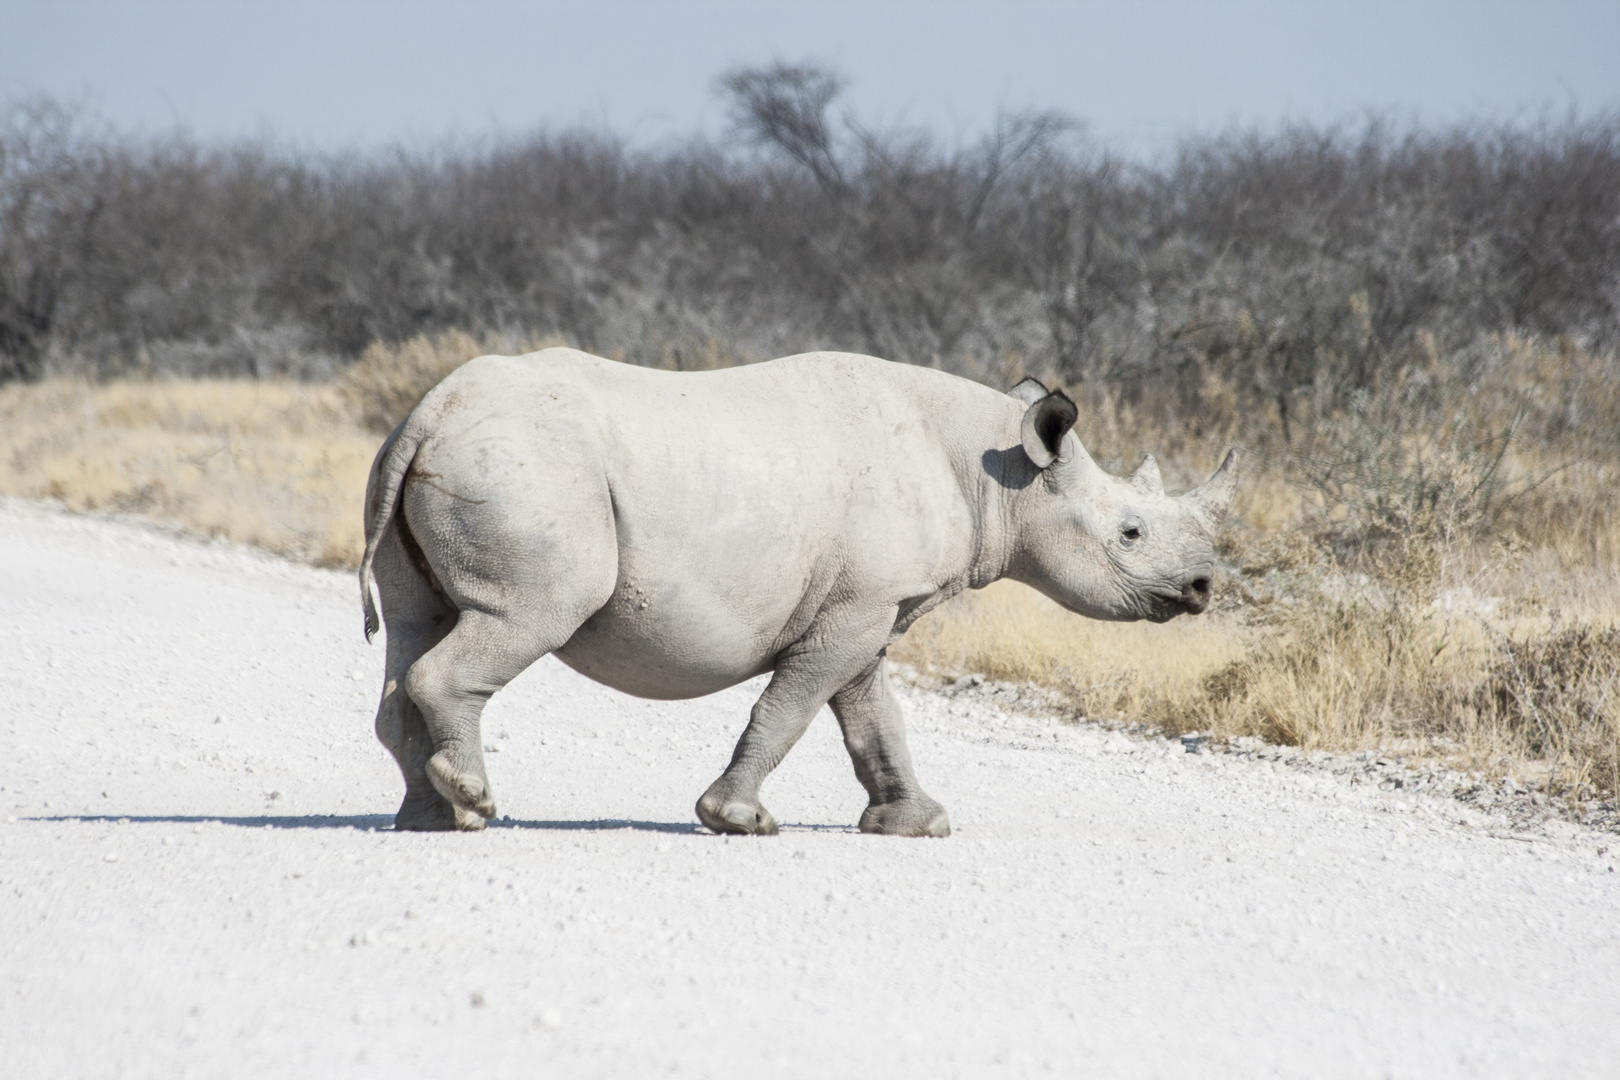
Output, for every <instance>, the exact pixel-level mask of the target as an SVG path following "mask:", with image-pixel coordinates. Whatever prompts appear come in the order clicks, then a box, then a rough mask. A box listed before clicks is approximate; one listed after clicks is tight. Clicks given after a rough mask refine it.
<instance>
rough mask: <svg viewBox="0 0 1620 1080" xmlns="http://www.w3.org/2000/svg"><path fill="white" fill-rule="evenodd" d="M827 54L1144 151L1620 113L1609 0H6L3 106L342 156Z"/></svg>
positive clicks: (904, 91) (697, 110)
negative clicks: (42, 105)
mask: <svg viewBox="0 0 1620 1080" xmlns="http://www.w3.org/2000/svg"><path fill="white" fill-rule="evenodd" d="M771 57H782V58H786V59H794V60H796V59H801V58H817V59H821V60H824V61H828V62H830V63H832V64H834V65H836V66H838V67H840V68H841V69H842V70H843V71H844V72H845V73H846V74H847V75H848V76H849V78H850V80H851V84H852V85H851V91H850V96H849V104H850V105H851V106H852V107H853V108H854V109H855V110H856V111H857V112H859V113H860V114H861V115H862V116H863V117H865V118H867V119H869V120H870V119H880V120H885V121H889V122H896V121H904V122H910V123H916V124H923V125H927V126H929V127H932V128H934V129H935V130H937V131H939V132H941V133H942V134H945V135H947V136H960V137H971V136H972V135H973V134H974V133H976V132H978V131H981V130H982V129H983V127H984V125H985V124H986V123H987V122H988V120H989V119H990V117H992V116H993V115H994V113H995V111H996V110H997V108H998V107H1009V108H1028V107H1040V108H1055V109H1060V110H1062V111H1065V112H1067V113H1070V114H1071V115H1073V116H1076V117H1078V118H1080V119H1082V120H1085V121H1087V122H1088V123H1089V125H1090V127H1091V131H1092V133H1093V134H1094V135H1095V136H1096V137H1097V138H1098V139H1100V140H1101V141H1102V142H1103V143H1104V144H1105V145H1108V146H1111V147H1114V148H1116V149H1119V150H1123V151H1126V152H1130V153H1133V154H1149V153H1152V152H1153V151H1156V150H1159V149H1163V148H1165V147H1167V146H1169V145H1171V144H1172V143H1173V142H1174V140H1175V138H1176V136H1177V135H1178V134H1181V133H1183V132H1189V131H1208V130H1211V129H1217V128H1221V127H1225V126H1228V125H1231V124H1234V123H1236V124H1256V123H1257V124H1269V123H1274V122H1276V121H1278V120H1283V119H1312V120H1331V119H1340V118H1345V117H1353V116H1356V115H1358V114H1360V113H1362V112H1364V111H1366V110H1368V109H1372V110H1379V111H1384V112H1388V113H1391V114H1393V115H1394V116H1396V117H1397V118H1400V119H1418V120H1425V121H1439V122H1445V121H1452V120H1458V119H1469V118H1485V119H1518V120H1533V119H1534V118H1535V117H1537V116H1539V115H1541V114H1543V113H1544V112H1547V111H1552V112H1554V113H1556V114H1559V115H1562V114H1563V113H1564V112H1566V111H1567V110H1568V109H1569V108H1570V107H1571V106H1574V107H1575V108H1577V109H1578V110H1579V111H1580V113H1581V114H1583V115H1590V114H1593V113H1597V112H1601V111H1606V110H1612V109H1615V108H1617V107H1620V59H1617V58H1620V0H1540V2H1534V0H1507V2H1504V0H1469V2H1454V0H1403V2H1386V0H1364V2H1361V3H1314V2H1307V0H1294V2H1278V0H1245V2H1229V3H1221V2H1203V3H1191V2H1186V0H1139V2H1136V3H1130V4H1123V3H1092V2H1084V0H1070V2H1050V0H1044V2H1043V0H1004V2H1002V3H984V2H966V0H962V2H953V0H935V2H932V3H924V2H916V0H867V2H864V3H846V2H841V0H829V2H822V3H803V2H786V0H779V2H770V0H693V2H675V0H663V2H653V0H603V2H598V3H591V4H562V3H547V2H534V3H517V2H513V0H462V2H460V3H442V2H428V0H396V2H385V0H325V2H320V3H314V2H306V0H281V2H274V3H270V2H263V0H208V2H199V0H122V2H114V0H0V99H4V98H16V97H18V96H21V95H24V94H28V93H32V92H45V93H48V94H50V95H53V96H56V97H60V98H67V99H71V100H76V101H80V102H83V103H85V104H87V105H88V106H89V107H90V108H91V109H92V110H93V111H95V112H96V113H98V114H100V115H101V116H103V117H105V118H107V119H108V120H111V121H112V122H114V123H115V124H117V125H118V126H120V127H122V128H125V129H133V130H143V131H157V130H164V129H169V128H172V127H174V126H176V125H182V126H185V127H187V128H189V129H191V130H192V131H194V132H195V133H197V134H198V135H201V136H204V137H212V136H221V135H222V136H240V135H270V136H273V137H274V138H276V139H278V140H281V141H285V142H291V143H293V144H295V145H301V146H307V147H311V148H335V147H340V146H345V145H363V146H377V145H382V144H390V143H406V144H421V143H424V142H431V141H437V140H439V139H441V138H443V137H445V136H446V135H456V136H461V137H477V136H480V135H483V134H486V133H489V132H492V131H498V132H504V133H520V132H524V131H527V130H529V129H531V128H534V127H536V126H540V125H545V126H550V127H561V126H568V125H571V124H575V123H580V122H584V123H588V124H592V125H595V126H605V127H608V128H610V129H612V130H615V131H618V132H620V133H623V134H626V135H629V136H630V137H632V138H633V139H634V140H636V141H637V142H638V143H643V144H651V143H656V142H658V141H660V140H663V139H668V138H679V137H683V136H685V135H688V134H690V133H693V132H698V131H706V132H709V133H711V134H713V133H718V132H719V131H720V130H721V129H722V127H723V120H724V110H723V108H722V106H721V105H720V103H719V102H718V101H717V99H716V98H715V96H714V94H713V79H714V76H715V75H716V74H717V73H718V72H720V71H722V70H724V69H725V68H727V67H730V66H732V65H736V64H741V63H759V62H762V61H765V60H768V59H770V58H771Z"/></svg>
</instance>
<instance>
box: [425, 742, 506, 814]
mask: <svg viewBox="0 0 1620 1080" xmlns="http://www.w3.org/2000/svg"><path fill="white" fill-rule="evenodd" d="M427 774H428V779H429V780H431V781H433V787H434V789H435V790H436V791H438V793H439V794H440V795H443V796H444V797H445V798H446V799H448V800H450V802H451V803H452V804H454V806H455V808H456V809H457V810H458V811H460V813H457V815H456V828H458V829H468V830H470V829H481V828H483V827H484V826H483V824H482V822H480V823H479V824H477V825H472V824H462V820H461V819H462V815H463V814H466V815H468V816H472V815H477V816H478V817H480V818H492V817H494V816H495V797H494V795H492V794H491V793H490V790H489V782H488V781H487V780H485V779H484V778H483V777H481V776H478V775H476V774H474V773H472V772H469V771H467V770H464V769H457V768H456V767H455V766H454V765H452V764H450V760H449V758H447V757H446V756H445V754H444V751H442V750H441V751H439V752H438V753H437V754H434V755H433V756H432V757H430V758H428V763H427Z"/></svg>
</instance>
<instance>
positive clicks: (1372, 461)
mask: <svg viewBox="0 0 1620 1080" xmlns="http://www.w3.org/2000/svg"><path fill="white" fill-rule="evenodd" d="M842 88H843V84H842V81H841V79H840V78H839V76H838V75H837V73H836V72H833V71H830V70H827V69H824V68H818V67H815V66H813V65H793V64H775V65H772V66H768V67H763V68H754V69H741V70H737V71H733V72H731V73H729V74H727V75H724V76H722V77H721V78H720V79H719V80H718V81H717V83H716V89H717V92H718V93H719V94H720V95H721V97H722V98H723V99H724V102H725V104H726V106H727V108H728V109H729V114H730V117H731V121H732V124H731V129H730V132H729V135H728V137H727V139H726V140H725V141H723V142H721V143H711V142H705V141H702V140H694V141H691V142H688V143H684V144H668V145H665V146H662V147H660V148H655V149H637V148H634V147H632V146H630V145H628V144H626V143H625V142H624V141H622V140H620V139H618V138H616V137H614V136H613V135H611V134H609V133H604V132H599V131H586V130H573V131H561V132H546V131H542V132H538V133H534V134H530V135H524V136H514V137H507V138H497V139H489V140H483V141H477V140H472V141H464V142H460V143H452V144H446V145H443V146H440V147H437V148H429V149H416V150H412V149H397V150H394V151H390V152H386V153H373V154H329V155H309V154H301V153H295V152H292V151H290V150H284V149H280V148H278V147H276V146H274V145H272V144H269V143H262V142H261V143H231V144H206V145H205V144H201V143H198V142H196V141H194V140H192V139H191V138H189V137H188V136H185V135H183V134H174V135H169V136H161V137H140V138H136V137H132V136H126V135H121V134H119V133H117V132H114V131H110V130H109V129H107V128H105V127H104V126H100V125H98V124H97V123H96V122H95V121H94V119H93V118H90V117H88V116H86V115H85V114H83V113H82V112H75V111H73V110H71V109H67V108H64V107H62V106H60V105H58V104H55V103H52V102H49V101H39V100H36V101H29V102H23V103H19V104H16V105H14V106H12V107H11V108H10V109H9V110H8V111H6V113H5V115H4V117H3V122H0V490H4V491H5V492H8V493H12V494H17V495H25V496H30V497H53V498H59V499H62V500H63V501H65V502H66V503H68V504H69V505H71V506H76V507H82V508H89V507H110V508H115V509H124V510H130V511H135V512H141V513H147V514H151V515H154V516H158V517H163V518H169V519H173V520H176V521H180V522H183V523H186V524H188V525H190V526H192V527H195V528H199V529H202V530H204V531H207V532H212V533H216V534H219V535H224V536H229V537H232V538H235V539H240V540H243V541H246V542H251V543H256V544H261V545H264V546H266V547H269V548H272V549H274V550H278V551H283V552H287V553H289V554H293V555H296V556H298V557H301V558H307V559H313V560H315V561H318V562H322V563H325V564H329V565H349V564H351V563H352V562H353V560H354V559H355V557H356V554H357V552H358V549H359V535H360V523H359V515H358V510H357V507H358V504H359V500H360V495H361V491H362V489H363V485H364V476H365V470H366V466H367V465H368V464H369V461H370V457H371V454H372V453H373V452H374V450H375V447H376V445H377V443H378V441H379V437H380V434H381V433H383V432H386V431H387V430H389V429H390V428H391V427H392V425H393V424H394V423H396V422H397V421H398V420H399V418H401V417H402V416H403V415H404V414H405V413H406V412H407V411H408V410H409V408H410V407H411V405H412V404H414V402H415V401H416V400H417V399H418V397H419V396H420V394H421V393H422V392H423V391H424V390H425V389H426V388H427V387H428V386H431V385H432V384H433V383H434V382H436V381H437V380H438V379H439V378H441V377H442V376H443V375H444V374H445V373H447V372H449V371H450V370H453V368H454V367H455V365H456V364H458V363H460V362H462V361H464V360H466V359H468V358H469V357H470V356H472V355H476V354H478V353H482V352H520V351H525V350H528V349H532V348H534V347H537V346H539V345H543V344H554V343H566V344H570V345H574V346H577V347H580V348H584V349H587V350H589V351H593V352H597V353H601V354H603V355H608V356H613V357H616V358H619V359H622V360H625V361H628V362H632V363H639V364H648V365H654V366H660V367H666V368H670V369H674V370H692V369H704V368H714V367H723V366H727V365H731V364H738V363H747V362H750V361H754V360H761V359H765V358H768V357H771V356H779V355H785V354H788V353H793V352H800V351H806V350H810V349H818V348H835V349H846V350H852V351H858V352H867V353H872V354H875V355H879V356H885V357H888V358H890V359H894V360H899V361H904V362H910V363H918V364H929V365H934V366H938V367H940V368H943V369H945V370H949V371H952V372H955V373H958V374H961V375H965V376H967V377H970V378H975V379H979V380H981V381H984V382H987V383H989V384H991V385H994V386H999V387H1007V386H1011V385H1012V384H1013V383H1015V382H1016V381H1017V380H1018V379H1019V378H1020V377H1022V376H1024V375H1026V374H1027V375H1034V376H1036V377H1038V378H1041V379H1043V380H1044V381H1046V382H1047V383H1048V384H1049V385H1062V386H1064V387H1066V388H1067V389H1068V391H1069V393H1070V394H1071V396H1073V397H1074V399H1075V400H1076V401H1077V402H1079V403H1080V404H1081V407H1082V414H1081V420H1080V423H1079V425H1078V430H1079V432H1080V434H1081V436H1082V437H1083V438H1084V439H1085V441H1086V444H1087V446H1088V447H1089V448H1090V449H1091V452H1092V454H1093V455H1094V456H1095V457H1096V458H1097V459H1098V460H1099V462H1101V463H1103V464H1105V465H1107V466H1109V467H1112V468H1115V469H1130V468H1134V466H1135V464H1136V462H1137V461H1139V460H1140V457H1141V455H1142V454H1143V453H1145V452H1148V451H1151V452H1153V453H1154V454H1155V455H1156V456H1157V457H1158V459H1159V461H1160V463H1161V465H1162V466H1163V468H1164V470H1165V477H1166V481H1167V483H1168V485H1169V487H1170V488H1171V489H1172V490H1174V489H1175V488H1176V487H1177V486H1181V487H1187V486H1191V485H1192V484H1193V483H1194V482H1196V480H1197V479H1198V478H1200V477H1201V476H1203V475H1207V473H1208V471H1209V470H1210V469H1211V468H1213V467H1214V465H1215V464H1216V463H1217V462H1218V461H1219V459H1220V455H1221V454H1222V453H1223V452H1224V450H1225V449H1226V448H1227V446H1229V445H1239V446H1242V447H1244V448H1246V449H1247V451H1248V453H1247V455H1246V458H1245V475H1244V479H1243V482H1242V486H1241V488H1240V494H1239V499H1238V502H1237V504H1236V506H1235V508H1234V511H1233V513H1232V516H1231V520H1230V521H1229V523H1228V528H1227V530H1226V533H1225V537H1224V539H1223V541H1222V543H1223V549H1222V550H1223V558H1224V560H1225V567H1224V578H1225V580H1224V582H1223V583H1222V586H1221V590H1220V592H1221V596H1222V597H1223V599H1222V600H1221V602H1220V604H1219V605H1218V607H1217V609H1216V610H1214V611H1213V612H1211V614H1209V615H1208V616H1206V617H1203V618H1201V619H1198V620H1189V619H1182V620H1177V621H1176V622H1174V623H1171V624H1169V625H1167V626H1164V627H1148V626H1137V625H1104V624H1092V623H1087V622H1085V621H1084V620H1080V619H1078V618H1076V617H1072V616H1069V615H1067V614H1066V613H1063V612H1060V611H1058V610H1057V609H1055V608H1054V607H1053V606H1052V605H1050V604H1048V603H1047V602H1045V601H1044V600H1042V599H1041V598H1039V597H1037V596H1035V595H1034V594H1033V593H1031V592H1029V590H1027V589H1023V588H1022V587H1020V586H1016V585H1000V586H996V587H992V588H991V589H988V590H985V591H984V592H982V593H978V594H974V595H970V596H966V597H963V598H961V599H959V600H958V601H955V602H953V603H952V604H950V605H947V606H945V607H944V608H942V609H941V610H940V611H938V612H937V613H935V614H933V615H931V616H929V617H928V618H927V619H925V620H923V621H922V622H921V623H920V624H919V625H918V626H917V627H916V628H915V629H914V630H913V631H912V632H911V633H910V634H909V635H908V636H907V638H906V639H905V641H903V642H902V643H901V644H900V645H899V646H898V647H897V648H896V649H895V650H893V655H894V656H895V658H896V659H897V660H900V661H902V662H904V663H906V664H908V665H909V666H910V667H911V668H912V669H913V670H914V671H916V672H917V673H918V677H919V678H922V679H925V680H926V679H935V678H938V679H943V678H950V677H954V676H955V675H958V674H962V673H969V672H978V673H981V674H985V675H988V676H992V677H996V678H1004V679H1011V680H1027V681H1032V682H1037V683H1040V684H1042V685H1044V686H1047V687H1050V688H1052V690H1053V692H1054V693H1056V694H1058V695H1059V696H1060V697H1061V698H1062V700H1063V701H1065V702H1066V703H1067V704H1066V707H1067V708H1068V709H1070V710H1071V711H1072V712H1073V713H1074V714H1076V715H1083V716H1087V717H1092V718H1098V719H1105V720H1108V721H1110V722H1134V723H1144V724H1148V725H1150V726H1153V727H1156V728H1159V729H1161V730H1165V731H1188V730H1198V731H1208V732H1212V733H1214V734H1216V735H1218V736H1235V735H1258V736H1262V737H1264V738H1267V739H1271V740H1275V741H1279V742H1285V743H1291V744H1297V745H1300V746H1305V747H1312V748H1316V747H1320V748H1341V749H1344V748H1372V747H1377V748H1379V749H1381V750H1386V751H1390V752H1399V753H1407V754H1424V755H1438V756H1441V757H1444V758H1446V759H1448V760H1452V761H1456V762H1459V763H1462V764H1465V765H1468V766H1469V767H1473V768H1478V769H1481V770H1484V771H1486V772H1489V773H1492V774H1499V773H1511V774H1513V775H1514V776H1515V777H1516V778H1517V779H1519V780H1521V781H1526V782H1530V783H1534V784H1538V785H1542V786H1544V787H1546V788H1547V789H1548V790H1557V791H1560V792H1565V793H1568V794H1570V795H1571V796H1580V795H1581V794H1582V793H1588V794H1590V793H1609V794H1611V795H1612V794H1613V793H1614V792H1615V791H1616V789H1617V788H1620V764H1617V756H1620V755H1617V746H1620V705H1617V698H1620V687H1617V680H1620V646H1617V631H1616V629H1615V628H1616V619H1617V615H1620V612H1617V601H1616V599H1615V598H1616V596H1620V590H1617V588H1616V586H1617V585H1620V580H1617V579H1620V550H1617V537H1620V532H1617V523H1616V520H1615V513H1616V511H1615V510H1614V505H1615V501H1614V499H1613V497H1612V493H1613V492H1614V491H1615V490H1616V482H1617V480H1620V114H1613V113H1610V114H1603V115H1598V116H1590V117H1586V118H1580V117H1578V116H1575V115H1573V114H1571V115H1568V116H1565V117H1557V116H1547V117H1545V118H1543V119H1542V120H1541V121H1539V122H1534V123H1517V124H1506V125H1504V124H1494V125H1493V124H1462V125H1453V126H1450V127H1443V128H1436V127H1418V126H1403V125H1401V124H1398V123H1394V122H1391V121H1388V120H1386V119H1382V118H1378V117H1371V118H1367V119H1364V120H1362V121H1359V122H1354V123H1346V124H1340V125H1329V126H1311V125H1300V126H1291V127H1283V128H1279V129H1276V130H1272V131H1267V132H1255V131H1247V132H1246V131H1230V132H1227V133H1224V134H1217V135H1212V136H1195V137H1191V138H1188V139H1187V140H1185V141H1184V142H1183V143H1182V144H1181V145H1180V146H1179V148H1178V149H1177V150H1176V151H1175V152H1174V153H1172V154H1169V155H1167V156H1166V157H1164V158H1162V159H1160V160H1157V161H1154V162H1147V163H1144V162H1131V161H1127V160H1124V159H1121V158H1118V157H1116V156H1114V155H1112V154H1110V153H1109V152H1108V151H1107V149H1106V148H1104V147H1100V146H1098V145H1097V144H1095V143H1094V142H1092V141H1090V140H1089V139H1087V138H1086V136H1085V133H1084V129H1083V128H1082V127H1081V126H1080V125H1078V124H1076V123H1074V122H1073V121H1071V120H1069V119H1067V118H1065V117H1062V116H1059V115H1056V114H1051V113H1040V112H1025V113H1017V114H1007V115H1004V116H1002V117H1001V118H1000V120H999V121H998V122H997V123H996V124H995V125H993V126H992V128H991V129H990V130H989V131H988V132H987V133H986V134H985V135H984V136H983V137H982V138H981V139H978V140H976V141H963V142H959V143H945V142H942V141H941V140H939V139H937V138H935V137H934V136H932V135H931V134H930V133H928V132H920V131H914V130H906V129H878V128H874V127H871V126H869V125H865V124H863V123H861V122H860V120H859V118H858V117H854V116H852V115H850V114H848V113H847V112H845V111H843V109H842V106H841V103H840V99H839V95H840V92H841V90H842Z"/></svg>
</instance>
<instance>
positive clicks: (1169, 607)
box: [1147, 589, 1209, 623]
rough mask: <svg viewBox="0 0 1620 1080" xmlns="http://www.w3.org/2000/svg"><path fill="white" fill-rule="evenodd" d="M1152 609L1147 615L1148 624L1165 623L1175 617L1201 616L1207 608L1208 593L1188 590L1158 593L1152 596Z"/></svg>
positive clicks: (1155, 592)
mask: <svg viewBox="0 0 1620 1080" xmlns="http://www.w3.org/2000/svg"><path fill="white" fill-rule="evenodd" d="M1152 597H1153V600H1152V607H1151V608H1150V609H1149V611H1148V613H1147V619H1148V621H1149V622H1156V623H1166V622H1169V621H1170V620H1171V619H1173V618H1175V617H1176V616H1177V615H1202V614H1203V613H1204V611H1205V609H1207V608H1208V607H1209V593H1208V592H1207V591H1205V592H1198V591H1194V590H1191V589H1188V590H1186V591H1183V592H1169V591H1164V592H1159V591H1157V590H1156V591H1154V592H1153V594H1152Z"/></svg>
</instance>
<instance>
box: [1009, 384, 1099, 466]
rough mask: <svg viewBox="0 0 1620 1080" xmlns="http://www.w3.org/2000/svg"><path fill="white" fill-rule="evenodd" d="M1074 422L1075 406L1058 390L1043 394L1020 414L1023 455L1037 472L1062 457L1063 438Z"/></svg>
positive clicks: (1078, 409)
mask: <svg viewBox="0 0 1620 1080" xmlns="http://www.w3.org/2000/svg"><path fill="white" fill-rule="evenodd" d="M1078 419H1080V408H1079V406H1077V405H1076V404H1075V403H1074V402H1073V401H1071V400H1070V399H1069V395H1068V394H1065V393H1064V392H1063V391H1061V390H1055V391H1053V392H1052V393H1050V394H1047V395H1046V396H1045V397H1043V398H1041V399H1040V400H1038V401H1036V402H1035V403H1034V404H1033V405H1031V406H1030V407H1029V408H1028V409H1026V410H1025V411H1024V423H1023V427H1022V430H1021V435H1022V436H1023V442H1024V453H1026V454H1028V455H1029V460H1031V461H1033V462H1034V463H1035V467H1036V468H1037V469H1044V468H1046V467H1047V466H1048V465H1050V464H1052V462H1054V461H1056V460H1057V459H1058V458H1059V457H1060V456H1061V455H1062V450H1063V438H1064V436H1066V435H1068V433H1069V429H1070V428H1072V427H1074V422H1075V421H1076V420H1078ZM1082 452H1084V451H1083V449H1082Z"/></svg>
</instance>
